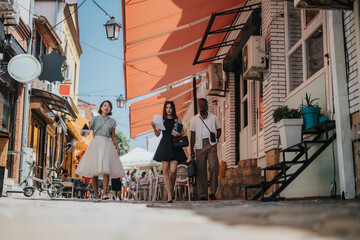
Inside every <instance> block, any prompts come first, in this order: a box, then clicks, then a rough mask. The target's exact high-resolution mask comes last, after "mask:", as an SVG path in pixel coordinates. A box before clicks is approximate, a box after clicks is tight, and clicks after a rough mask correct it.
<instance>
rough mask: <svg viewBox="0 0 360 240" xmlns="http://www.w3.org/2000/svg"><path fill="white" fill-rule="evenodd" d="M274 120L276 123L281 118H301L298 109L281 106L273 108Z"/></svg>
mask: <svg viewBox="0 0 360 240" xmlns="http://www.w3.org/2000/svg"><path fill="white" fill-rule="evenodd" d="M273 118H274V122H275V123H277V122H279V121H280V120H281V119H293V118H301V114H300V112H299V110H298V109H293V108H289V107H288V106H282V107H278V108H277V109H275V111H274V113H273Z"/></svg>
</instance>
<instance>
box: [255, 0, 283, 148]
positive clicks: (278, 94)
mask: <svg viewBox="0 0 360 240" xmlns="http://www.w3.org/2000/svg"><path fill="white" fill-rule="evenodd" d="M261 3H262V8H261V16H262V34H263V35H266V38H267V41H268V47H269V55H270V59H269V60H270V65H269V71H268V72H266V73H265V74H264V83H263V88H264V144H265V152H267V151H270V150H271V149H274V148H276V147H277V141H278V131H277V128H276V127H275V125H274V121H273V117H272V113H273V111H274V109H276V108H277V107H278V106H282V105H283V99H284V98H285V97H286V74H285V25H284V17H283V16H276V15H278V14H280V13H283V12H284V1H277V0H272V1H270V0H264V1H262V2H261Z"/></svg>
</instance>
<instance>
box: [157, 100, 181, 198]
mask: <svg viewBox="0 0 360 240" xmlns="http://www.w3.org/2000/svg"><path fill="white" fill-rule="evenodd" d="M162 116H163V123H164V127H165V130H162V139H161V140H160V143H159V146H158V148H157V149H156V152H155V155H154V160H155V161H157V162H161V164H162V169H163V177H164V184H165V189H166V192H167V197H168V199H167V202H168V203H172V201H173V193H174V185H175V180H176V168H177V164H178V163H179V162H185V161H186V159H187V158H186V155H185V152H184V150H183V149H182V147H175V145H174V142H173V138H174V136H182V135H183V134H184V129H182V131H181V132H180V133H179V132H177V131H175V130H174V125H175V123H176V122H178V123H182V122H181V119H180V118H179V117H178V116H177V115H176V110H175V104H174V102H173V101H166V102H165V103H164V107H163V115H162ZM151 126H152V127H153V129H154V133H155V135H156V136H157V137H158V136H159V135H160V129H157V128H156V127H155V124H154V122H151Z"/></svg>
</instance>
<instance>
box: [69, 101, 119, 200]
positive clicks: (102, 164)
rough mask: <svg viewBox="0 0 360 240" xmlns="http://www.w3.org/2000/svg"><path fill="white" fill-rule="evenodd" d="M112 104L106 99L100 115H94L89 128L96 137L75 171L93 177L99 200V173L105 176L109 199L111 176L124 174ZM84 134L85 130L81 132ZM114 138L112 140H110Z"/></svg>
mask: <svg viewBox="0 0 360 240" xmlns="http://www.w3.org/2000/svg"><path fill="white" fill-rule="evenodd" d="M111 110H112V104H111V102H110V101H108V100H106V101H104V102H102V103H101V105H100V108H99V114H100V115H99V116H95V117H93V118H92V119H91V120H90V122H89V126H88V128H89V129H90V130H93V135H94V139H93V140H92V141H91V143H90V144H89V146H88V147H87V149H86V152H85V154H84V156H83V157H82V159H81V161H80V163H79V165H78V167H77V168H76V171H75V173H76V174H78V175H80V176H84V177H91V178H92V184H93V188H94V194H95V199H96V200H99V199H100V196H99V189H98V187H99V185H98V179H99V175H100V176H102V177H103V189H104V193H103V194H104V195H103V199H104V200H106V199H109V194H108V186H109V177H110V176H111V177H112V178H119V177H122V176H123V175H124V169H123V166H122V164H121V161H120V158H119V157H120V149H119V145H118V142H117V139H116V136H115V128H116V121H115V119H113V118H111V117H110V116H111V115H112V113H111ZM81 134H82V135H84V133H83V132H81ZM110 138H111V139H112V141H111V140H110Z"/></svg>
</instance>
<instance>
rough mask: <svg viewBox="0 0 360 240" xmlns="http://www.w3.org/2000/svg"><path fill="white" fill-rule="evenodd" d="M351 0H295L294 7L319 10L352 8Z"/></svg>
mask: <svg viewBox="0 0 360 240" xmlns="http://www.w3.org/2000/svg"><path fill="white" fill-rule="evenodd" d="M353 2H354V1H353V0H337V1H333V0H295V1H294V6H295V7H296V8H306V9H319V10H353Z"/></svg>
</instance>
